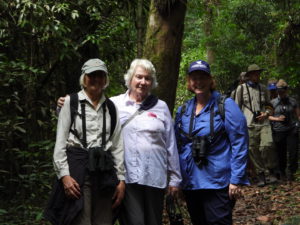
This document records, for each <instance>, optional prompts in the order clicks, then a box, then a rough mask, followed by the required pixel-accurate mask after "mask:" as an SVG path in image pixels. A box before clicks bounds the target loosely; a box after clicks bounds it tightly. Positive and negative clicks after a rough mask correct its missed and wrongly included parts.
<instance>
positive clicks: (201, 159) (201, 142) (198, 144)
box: [192, 136, 210, 167]
mask: <svg viewBox="0 0 300 225" xmlns="http://www.w3.org/2000/svg"><path fill="white" fill-rule="evenodd" d="M209 143H210V142H209V140H208V138H207V137H206V136H197V137H194V138H193V143H192V150H193V151H192V153H193V158H194V161H195V163H196V165H197V166H198V167H202V165H206V164H207V160H206V156H207V152H208V148H209Z"/></svg>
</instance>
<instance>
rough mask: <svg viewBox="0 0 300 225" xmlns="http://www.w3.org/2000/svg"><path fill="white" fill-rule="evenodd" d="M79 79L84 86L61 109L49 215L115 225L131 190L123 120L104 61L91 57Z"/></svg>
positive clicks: (77, 224) (78, 224)
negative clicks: (115, 217) (109, 89)
mask: <svg viewBox="0 0 300 225" xmlns="http://www.w3.org/2000/svg"><path fill="white" fill-rule="evenodd" d="M79 80H80V85H81V88H82V90H81V91H79V92H78V93H75V94H71V95H70V96H67V97H66V98H65V102H64V106H63V107H62V108H61V111H60V113H59V118H58V124H57V136H56V143H55V149H54V154H53V162H54V168H55V172H56V175H57V178H58V180H57V183H56V185H55V187H54V191H53V194H52V197H51V199H50V201H49V204H48V207H47V209H46V211H45V217H46V218H47V219H48V220H50V221H51V222H52V223H53V224H68V225H69V224H70V225H86V224H90V225H110V224H111V221H112V208H113V207H116V206H118V205H119V204H120V203H121V200H122V199H123V197H124V192H125V182H124V180H125V176H124V175H125V169H124V151H123V139H122V135H121V125H120V123H119V116H118V111H117V110H116V108H115V106H114V104H113V103H112V102H111V101H110V100H109V99H107V98H106V97H105V95H104V89H105V88H106V87H107V86H108V72H107V68H106V65H105V64H104V62H103V61H101V60H100V59H90V60H88V61H87V62H85V63H84V65H83V66H82V73H81V76H80V79H79ZM112 121H115V123H113V122H112Z"/></svg>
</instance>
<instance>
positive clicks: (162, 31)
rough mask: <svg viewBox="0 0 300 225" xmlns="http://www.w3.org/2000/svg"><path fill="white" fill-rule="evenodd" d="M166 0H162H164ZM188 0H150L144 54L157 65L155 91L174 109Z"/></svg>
mask: <svg viewBox="0 0 300 225" xmlns="http://www.w3.org/2000/svg"><path fill="white" fill-rule="evenodd" d="M161 2H163V3H161ZM185 12H186V0H173V1H171V0H169V1H159V0H151V6H150V12H149V20H148V26H147V32H146V41H145V46H144V57H145V58H147V59H149V60H150V61H152V63H153V64H154V66H155V68H156V72H157V78H158V83H159V86H158V88H157V89H156V90H155V94H157V96H158V97H159V98H160V99H162V100H164V101H165V102H166V103H167V104H168V106H169V109H170V111H171V112H172V111H173V108H174V101H175V95H176V86H177V79H178V73H179V64H180V56H181V45H182V35H183V28H184V17H185Z"/></svg>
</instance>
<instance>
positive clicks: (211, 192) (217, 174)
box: [175, 60, 249, 225]
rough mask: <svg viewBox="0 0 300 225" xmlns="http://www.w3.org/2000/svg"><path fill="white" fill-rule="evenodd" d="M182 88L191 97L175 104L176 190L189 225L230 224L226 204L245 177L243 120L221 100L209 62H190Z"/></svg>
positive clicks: (232, 104) (233, 106)
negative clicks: (178, 174) (183, 200)
mask: <svg viewBox="0 0 300 225" xmlns="http://www.w3.org/2000/svg"><path fill="white" fill-rule="evenodd" d="M187 82H188V89H189V90H190V91H191V92H193V93H194V94H195V97H194V98H192V99H190V100H189V101H187V102H186V103H185V104H184V105H183V106H181V107H179V109H178V111H177V113H176V119H175V130H176V136H177V143H178V147H179V148H178V149H179V158H180V165H181V173H182V179H183V181H182V185H181V186H182V189H183V192H184V195H185V198H186V202H187V206H188V211H189V213H190V217H191V220H192V223H193V224H194V225H200V224H201V225H206V224H209V225H212V224H215V225H216V224H224V225H225V224H226V225H227V224H232V208H233V206H234V202H235V199H236V198H237V197H238V196H239V195H240V193H241V190H240V186H241V185H246V184H249V182H248V180H247V177H246V166H247V154H248V133H247V124H246V119H245V117H244V115H243V114H242V112H241V111H240V109H239V107H238V106H237V105H236V103H235V102H234V101H233V100H232V99H231V98H226V99H225V101H223V102H222V100H221V99H222V98H221V96H220V94H219V93H218V92H217V91H215V90H214V89H215V83H214V80H213V78H212V76H211V74H210V67H209V64H208V63H207V62H205V61H202V60H198V61H195V62H192V63H191V64H190V67H189V71H188V75H187Z"/></svg>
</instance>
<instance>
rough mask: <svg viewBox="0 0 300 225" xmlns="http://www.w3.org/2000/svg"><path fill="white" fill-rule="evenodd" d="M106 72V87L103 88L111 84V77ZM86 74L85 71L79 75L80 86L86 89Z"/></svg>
mask: <svg viewBox="0 0 300 225" xmlns="http://www.w3.org/2000/svg"><path fill="white" fill-rule="evenodd" d="M104 74H105V78H106V84H105V85H104V87H103V89H105V88H107V87H108V85H109V78H108V75H107V74H106V73H104ZM85 75H86V74H85V73H83V74H81V76H80V77H79V85H80V87H81V89H82V90H83V89H85V87H86V86H85V83H84V76H85Z"/></svg>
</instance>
